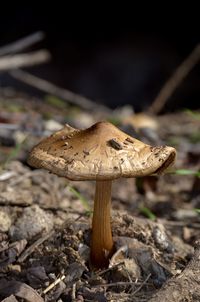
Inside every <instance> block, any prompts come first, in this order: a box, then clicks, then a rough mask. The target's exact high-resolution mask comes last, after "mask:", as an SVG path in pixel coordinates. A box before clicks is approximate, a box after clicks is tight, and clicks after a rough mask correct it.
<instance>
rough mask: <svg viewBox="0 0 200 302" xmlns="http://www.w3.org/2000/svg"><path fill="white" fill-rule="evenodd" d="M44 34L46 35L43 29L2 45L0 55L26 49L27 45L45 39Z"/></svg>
mask: <svg viewBox="0 0 200 302" xmlns="http://www.w3.org/2000/svg"><path fill="white" fill-rule="evenodd" d="M44 36H45V35H44V33H43V32H42V31H38V32H36V33H33V34H31V35H29V36H27V37H24V38H22V39H19V40H17V41H15V42H12V43H10V44H8V45H5V46H2V47H0V56H4V55H8V54H12V53H17V52H19V51H21V50H24V49H26V48H27V47H29V46H31V45H33V44H35V43H37V42H40V41H41V40H43V39H44Z"/></svg>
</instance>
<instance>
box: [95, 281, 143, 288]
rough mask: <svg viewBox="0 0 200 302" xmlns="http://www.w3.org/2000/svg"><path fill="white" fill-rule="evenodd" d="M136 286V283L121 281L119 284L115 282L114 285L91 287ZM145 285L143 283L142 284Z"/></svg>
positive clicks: (106, 284)
mask: <svg viewBox="0 0 200 302" xmlns="http://www.w3.org/2000/svg"><path fill="white" fill-rule="evenodd" d="M135 284H138V282H137V283H135V282H132V281H131V282H129V281H127V282H126V281H125V282H124V281H119V282H113V283H105V284H95V285H92V286H91V287H113V286H132V287H133V286H134V285H135ZM142 284H143V283H142Z"/></svg>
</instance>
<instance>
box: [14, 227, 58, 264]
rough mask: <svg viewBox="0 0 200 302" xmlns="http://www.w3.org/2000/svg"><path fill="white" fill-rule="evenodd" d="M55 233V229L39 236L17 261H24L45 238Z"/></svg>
mask: <svg viewBox="0 0 200 302" xmlns="http://www.w3.org/2000/svg"><path fill="white" fill-rule="evenodd" d="M53 234H54V231H52V232H50V233H48V234H47V235H45V236H44V237H42V238H39V239H38V240H36V241H35V242H34V243H33V244H32V245H30V246H29V247H28V248H27V249H26V250H25V251H24V252H23V253H22V254H21V256H20V257H19V258H18V260H17V262H19V263H22V262H23V261H24V260H25V259H26V258H27V257H28V256H30V255H31V254H32V253H33V252H34V250H35V249H36V248H37V247H38V246H39V245H40V244H42V243H43V242H44V241H45V240H47V239H48V238H49V237H51V236H52V235H53Z"/></svg>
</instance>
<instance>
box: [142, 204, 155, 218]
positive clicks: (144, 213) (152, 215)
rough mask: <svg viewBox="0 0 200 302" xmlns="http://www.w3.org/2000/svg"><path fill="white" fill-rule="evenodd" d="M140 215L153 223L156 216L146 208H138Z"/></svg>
mask: <svg viewBox="0 0 200 302" xmlns="http://www.w3.org/2000/svg"><path fill="white" fill-rule="evenodd" d="M139 210H140V213H142V214H143V215H144V216H146V217H147V218H149V219H151V220H153V221H155V220H156V215H155V214H154V213H153V212H152V211H151V210H150V209H149V208H147V207H144V206H141V207H140V208H139Z"/></svg>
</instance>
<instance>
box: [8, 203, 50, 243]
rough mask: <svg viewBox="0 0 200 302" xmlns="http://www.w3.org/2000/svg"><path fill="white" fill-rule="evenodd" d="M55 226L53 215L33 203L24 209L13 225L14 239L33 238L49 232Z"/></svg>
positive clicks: (12, 234) (11, 230)
mask: <svg viewBox="0 0 200 302" xmlns="http://www.w3.org/2000/svg"><path fill="white" fill-rule="evenodd" d="M52 228H53V216H52V215H50V214H48V213H46V212H45V211H44V210H42V209H40V207H39V206H38V205H33V206H31V207H27V208H25V209H24V212H23V214H22V215H21V216H20V217H19V218H18V220H17V222H16V223H15V226H13V227H11V229H10V235H11V237H12V239H14V240H19V239H31V238H33V237H34V236H36V235H38V234H40V233H48V232H50V231H51V230H52Z"/></svg>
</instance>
